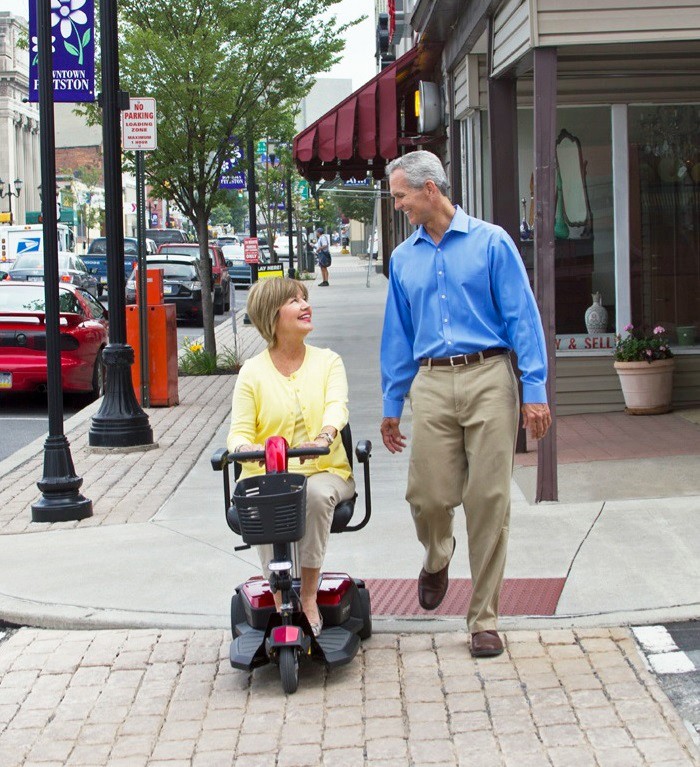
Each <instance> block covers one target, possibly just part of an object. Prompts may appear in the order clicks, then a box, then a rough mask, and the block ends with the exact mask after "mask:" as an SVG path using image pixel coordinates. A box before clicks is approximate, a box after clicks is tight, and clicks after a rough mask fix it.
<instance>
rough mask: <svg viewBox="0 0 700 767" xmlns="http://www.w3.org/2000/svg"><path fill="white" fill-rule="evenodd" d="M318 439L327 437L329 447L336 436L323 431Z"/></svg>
mask: <svg viewBox="0 0 700 767" xmlns="http://www.w3.org/2000/svg"><path fill="white" fill-rule="evenodd" d="M316 439H325V440H326V442H327V443H328V447H330V446H331V445H332V444H333V440H334V439H335V437H333V436H331V435H330V434H329V433H328V432H327V431H322V432H321V433H320V434H319V435H318V437H316Z"/></svg>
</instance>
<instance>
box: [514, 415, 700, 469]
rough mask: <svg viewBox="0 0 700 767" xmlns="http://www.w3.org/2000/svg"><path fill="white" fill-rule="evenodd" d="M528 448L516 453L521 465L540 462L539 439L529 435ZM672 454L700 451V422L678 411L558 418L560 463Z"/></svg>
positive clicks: (699, 452)
mask: <svg viewBox="0 0 700 767" xmlns="http://www.w3.org/2000/svg"><path fill="white" fill-rule="evenodd" d="M527 449H528V452H527V453H518V454H517V455H516V456H515V463H516V464H517V465H518V466H536V465H537V443H536V442H534V441H532V440H530V439H528V443H527ZM670 455H700V426H699V425H698V424H695V423H692V422H691V421H689V420H687V419H686V418H683V417H682V416H680V415H678V414H677V413H667V414H666V415H644V416H633V415H627V414H626V413H588V414H584V415H565V416H560V417H559V418H557V462H558V463H560V464H563V463H588V462H589V461H615V460H624V459H633V458H660V457H663V456H670Z"/></svg>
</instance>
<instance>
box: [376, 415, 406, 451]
mask: <svg viewBox="0 0 700 767" xmlns="http://www.w3.org/2000/svg"><path fill="white" fill-rule="evenodd" d="M400 422H401V419H400V418H382V425H381V426H380V427H379V430H380V431H381V433H382V440H383V441H384V445H385V447H386V449H387V450H388V451H389V452H390V453H400V452H401V451H402V450H403V449H404V448H405V447H406V437H404V435H403V434H402V433H401V430H400V429H399V423H400Z"/></svg>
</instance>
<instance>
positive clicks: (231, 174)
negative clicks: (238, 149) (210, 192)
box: [219, 167, 246, 189]
mask: <svg viewBox="0 0 700 767" xmlns="http://www.w3.org/2000/svg"><path fill="white" fill-rule="evenodd" d="M245 188H246V179H245V171H242V170H229V169H227V168H226V167H224V168H222V173H221V176H219V189H245Z"/></svg>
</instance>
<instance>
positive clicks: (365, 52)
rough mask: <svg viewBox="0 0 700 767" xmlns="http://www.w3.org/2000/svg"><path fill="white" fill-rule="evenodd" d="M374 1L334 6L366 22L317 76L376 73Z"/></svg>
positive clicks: (23, 0) (23, 9) (11, 5)
mask: <svg viewBox="0 0 700 767" xmlns="http://www.w3.org/2000/svg"><path fill="white" fill-rule="evenodd" d="M146 1H147V2H156V1H157V0H146ZM374 2H375V0H340V2H339V3H338V4H337V5H334V6H333V8H332V9H331V11H330V13H331V14H335V16H336V17H337V18H338V20H339V21H341V22H347V21H352V20H353V19H356V18H358V17H360V16H367V19H365V21H363V22H362V23H361V24H358V25H357V26H355V27H352V28H351V29H350V30H348V32H347V34H346V35H345V40H346V44H345V54H344V56H343V59H342V61H341V62H340V63H339V64H336V66H334V67H333V69H331V70H330V71H329V72H326V73H324V74H322V75H319V77H342V78H348V79H351V80H352V87H353V90H356V89H357V88H359V87H360V86H361V85H363V84H364V83H366V82H367V80H369V79H371V78H372V77H374V75H375V74H376V73H377V70H376V62H375V59H374V38H375V31H374V24H375V22H374ZM28 8H29V3H28V0H0V11H10V12H12V13H14V14H17V15H18V16H24V17H25V18H26V17H27V16H28V15H29V11H28Z"/></svg>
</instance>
